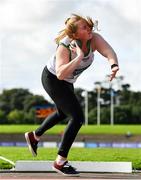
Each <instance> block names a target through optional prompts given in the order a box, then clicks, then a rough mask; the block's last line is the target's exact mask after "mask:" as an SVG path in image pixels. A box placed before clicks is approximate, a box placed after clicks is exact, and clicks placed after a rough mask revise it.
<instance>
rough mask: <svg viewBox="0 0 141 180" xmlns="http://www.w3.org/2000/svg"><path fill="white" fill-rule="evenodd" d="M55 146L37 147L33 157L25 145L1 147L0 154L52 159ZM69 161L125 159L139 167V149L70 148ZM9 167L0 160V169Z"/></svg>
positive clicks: (12, 158) (27, 158)
mask: <svg viewBox="0 0 141 180" xmlns="http://www.w3.org/2000/svg"><path fill="white" fill-rule="evenodd" d="M56 154H57V148H39V151H38V156H37V157H36V158H33V157H32V156H31V154H30V153H29V151H28V149H27V148H26V147H8V148H7V147H1V148H0V156H4V157H6V158H8V159H10V160H12V161H14V162H16V161H17V160H54V159H55V157H56ZM69 160H70V161H105V162H106V161H116V162H118V161H120V162H123V161H126V162H132V163H133V169H141V149H127V148H126V149H120V148H113V149H112V148H94V149H92V148H72V149H71V151H70V154H69ZM2 168H11V165H9V163H6V162H4V161H3V160H0V169H2Z"/></svg>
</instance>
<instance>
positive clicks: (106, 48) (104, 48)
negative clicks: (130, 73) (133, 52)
mask: <svg viewBox="0 0 141 180" xmlns="http://www.w3.org/2000/svg"><path fill="white" fill-rule="evenodd" d="M92 48H93V50H94V51H95V50H97V51H98V52H99V53H100V54H101V55H103V56H104V57H106V58H107V59H108V61H109V63H110V65H111V71H112V72H111V75H110V81H111V80H112V79H113V78H114V77H115V75H116V73H117V71H118V70H119V66H118V59H117V55H116V53H115V51H114V50H113V48H112V47H111V46H110V45H109V44H108V42H106V41H105V40H104V38H103V37H102V36H101V35H99V34H97V33H94V34H93V38H92ZM112 65H113V66H112Z"/></svg>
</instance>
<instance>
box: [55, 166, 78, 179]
mask: <svg viewBox="0 0 141 180" xmlns="http://www.w3.org/2000/svg"><path fill="white" fill-rule="evenodd" d="M52 169H53V170H54V171H56V172H57V173H59V174H61V175H63V176H69V177H79V176H80V174H64V173H63V172H61V171H59V169H56V168H55V167H54V166H52Z"/></svg>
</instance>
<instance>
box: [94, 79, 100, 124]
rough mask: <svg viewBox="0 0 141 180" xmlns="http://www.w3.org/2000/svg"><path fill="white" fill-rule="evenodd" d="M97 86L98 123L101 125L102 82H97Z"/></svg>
mask: <svg viewBox="0 0 141 180" xmlns="http://www.w3.org/2000/svg"><path fill="white" fill-rule="evenodd" d="M95 85H96V86H97V125H100V94H101V82H95Z"/></svg>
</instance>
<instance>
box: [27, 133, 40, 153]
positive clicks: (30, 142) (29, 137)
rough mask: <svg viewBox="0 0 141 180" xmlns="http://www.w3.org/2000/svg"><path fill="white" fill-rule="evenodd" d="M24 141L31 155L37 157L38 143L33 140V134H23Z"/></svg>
mask: <svg viewBox="0 0 141 180" xmlns="http://www.w3.org/2000/svg"><path fill="white" fill-rule="evenodd" d="M25 139H26V142H27V145H28V148H29V150H30V152H31V153H32V155H33V156H37V148H38V146H37V145H38V141H37V140H36V139H35V138H34V134H33V132H27V133H25Z"/></svg>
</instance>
